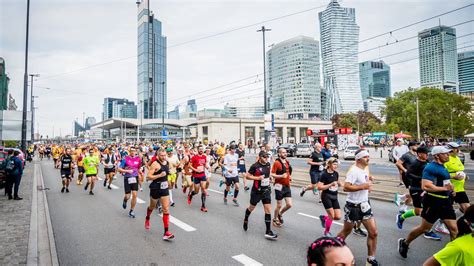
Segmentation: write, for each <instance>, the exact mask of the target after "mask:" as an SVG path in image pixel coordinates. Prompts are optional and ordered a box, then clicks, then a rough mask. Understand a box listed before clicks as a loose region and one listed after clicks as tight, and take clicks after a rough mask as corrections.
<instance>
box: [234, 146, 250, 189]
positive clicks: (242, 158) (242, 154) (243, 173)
mask: <svg viewBox="0 0 474 266" xmlns="http://www.w3.org/2000/svg"><path fill="white" fill-rule="evenodd" d="M236 152H237V155H238V156H239V164H238V170H239V176H240V177H241V178H242V179H243V181H244V190H245V191H247V190H249V189H250V188H249V187H248V186H247V174H246V173H247V169H245V149H244V145H243V144H242V143H240V144H239V148H238V149H237V151H236Z"/></svg>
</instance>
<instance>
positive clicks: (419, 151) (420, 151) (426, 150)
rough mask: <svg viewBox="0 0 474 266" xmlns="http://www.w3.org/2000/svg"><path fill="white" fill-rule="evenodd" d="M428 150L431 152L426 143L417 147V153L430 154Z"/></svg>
mask: <svg viewBox="0 0 474 266" xmlns="http://www.w3.org/2000/svg"><path fill="white" fill-rule="evenodd" d="M428 152H429V151H428V148H427V147H426V146H424V145H423V146H420V147H418V149H416V153H426V154H428Z"/></svg>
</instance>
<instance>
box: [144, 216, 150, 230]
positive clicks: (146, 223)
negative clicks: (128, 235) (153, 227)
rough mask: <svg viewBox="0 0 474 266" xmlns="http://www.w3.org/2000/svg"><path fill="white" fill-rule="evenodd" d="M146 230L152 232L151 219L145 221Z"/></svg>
mask: <svg viewBox="0 0 474 266" xmlns="http://www.w3.org/2000/svg"><path fill="white" fill-rule="evenodd" d="M145 229H146V230H150V220H149V219H145Z"/></svg>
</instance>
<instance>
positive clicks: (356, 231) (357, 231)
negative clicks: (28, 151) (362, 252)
mask: <svg viewBox="0 0 474 266" xmlns="http://www.w3.org/2000/svg"><path fill="white" fill-rule="evenodd" d="M352 233H353V234H354V235H356V236H362V237H367V233H366V232H364V231H363V230H362V228H360V227H359V228H354V229H352Z"/></svg>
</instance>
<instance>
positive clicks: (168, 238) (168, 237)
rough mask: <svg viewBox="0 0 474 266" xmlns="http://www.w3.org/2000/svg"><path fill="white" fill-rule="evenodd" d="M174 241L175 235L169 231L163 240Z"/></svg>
mask: <svg viewBox="0 0 474 266" xmlns="http://www.w3.org/2000/svg"><path fill="white" fill-rule="evenodd" d="M173 239H174V235H173V234H172V233H170V231H167V232H166V233H165V234H164V235H163V240H166V241H170V240H173Z"/></svg>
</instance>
